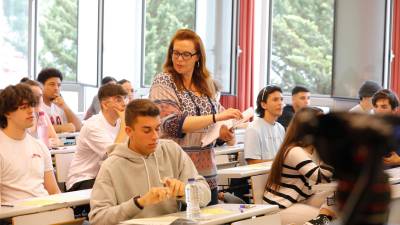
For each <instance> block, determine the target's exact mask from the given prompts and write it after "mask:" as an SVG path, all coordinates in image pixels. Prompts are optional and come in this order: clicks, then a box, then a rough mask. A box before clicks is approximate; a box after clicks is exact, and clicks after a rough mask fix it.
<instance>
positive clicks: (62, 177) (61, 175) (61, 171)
mask: <svg viewBox="0 0 400 225" xmlns="http://www.w3.org/2000/svg"><path fill="white" fill-rule="evenodd" d="M73 156H74V153H59V154H55V155H54V158H55V160H56V175H57V177H56V178H57V182H59V183H63V182H65V181H66V180H67V176H68V170H69V165H70V164H71V161H72V158H73Z"/></svg>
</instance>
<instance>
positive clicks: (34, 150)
mask: <svg viewBox="0 0 400 225" xmlns="http://www.w3.org/2000/svg"><path fill="white" fill-rule="evenodd" d="M37 104H38V102H37V99H36V98H35V97H34V95H33V92H32V90H31V89H30V88H29V86H27V85H25V84H17V85H15V86H12V85H10V86H8V87H6V88H5V89H4V90H3V91H2V92H1V93H0V143H1V151H0V202H1V203H2V204H3V203H12V202H15V201H17V200H20V199H25V198H31V197H40V196H46V195H49V194H56V193H60V189H59V188H58V186H57V182H56V179H55V177H54V173H53V165H52V161H51V156H50V152H49V150H48V149H47V147H46V146H45V145H44V144H43V143H41V142H40V141H39V140H37V139H35V138H33V137H32V136H30V135H29V134H28V133H27V129H28V128H29V127H31V126H32V125H33V120H34V115H33V112H34V107H35V106H36V105H37Z"/></svg>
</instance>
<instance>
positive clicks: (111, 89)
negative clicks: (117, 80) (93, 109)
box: [97, 84, 128, 102]
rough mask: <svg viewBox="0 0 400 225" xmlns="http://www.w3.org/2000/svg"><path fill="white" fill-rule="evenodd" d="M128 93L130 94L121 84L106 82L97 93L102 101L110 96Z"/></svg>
mask: <svg viewBox="0 0 400 225" xmlns="http://www.w3.org/2000/svg"><path fill="white" fill-rule="evenodd" d="M126 95H128V93H127V92H126V91H125V90H124V89H123V88H122V86H121V85H118V84H106V85H104V86H101V87H100V89H99V92H98V93H97V96H98V97H99V101H100V102H101V101H103V100H104V99H106V98H108V97H113V96H126Z"/></svg>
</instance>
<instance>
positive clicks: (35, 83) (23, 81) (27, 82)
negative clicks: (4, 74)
mask: <svg viewBox="0 0 400 225" xmlns="http://www.w3.org/2000/svg"><path fill="white" fill-rule="evenodd" d="M21 84H27V85H29V86H36V87H40V88H43V85H42V84H41V83H39V82H37V81H36V80H31V79H29V78H28V79H21Z"/></svg>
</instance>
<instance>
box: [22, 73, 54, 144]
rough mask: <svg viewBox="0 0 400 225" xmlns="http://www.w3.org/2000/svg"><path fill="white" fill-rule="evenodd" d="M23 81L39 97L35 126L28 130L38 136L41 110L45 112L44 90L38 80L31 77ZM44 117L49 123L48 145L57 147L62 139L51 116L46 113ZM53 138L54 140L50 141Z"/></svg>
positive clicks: (35, 113)
mask: <svg viewBox="0 0 400 225" xmlns="http://www.w3.org/2000/svg"><path fill="white" fill-rule="evenodd" d="M21 83H23V84H26V85H29V87H30V88H31V90H32V92H33V94H34V96H35V97H36V98H37V99H38V104H37V106H36V107H35V112H34V115H35V120H34V121H33V126H32V127H30V128H29V129H28V132H29V134H30V135H32V136H33V137H36V138H38V134H37V125H38V124H37V121H38V119H39V112H43V111H42V108H41V106H42V105H43V97H42V96H43V92H42V87H43V86H42V84H40V83H39V82H37V81H34V80H30V79H29V78H26V79H25V78H23V79H21ZM44 118H45V120H46V123H47V125H48V137H49V146H48V147H57V145H59V144H60V143H61V141H60V139H59V138H58V137H57V134H56V131H55V130H54V127H53V125H52V124H51V121H50V118H49V116H48V115H47V114H46V113H45V114H44ZM50 140H52V141H50Z"/></svg>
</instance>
